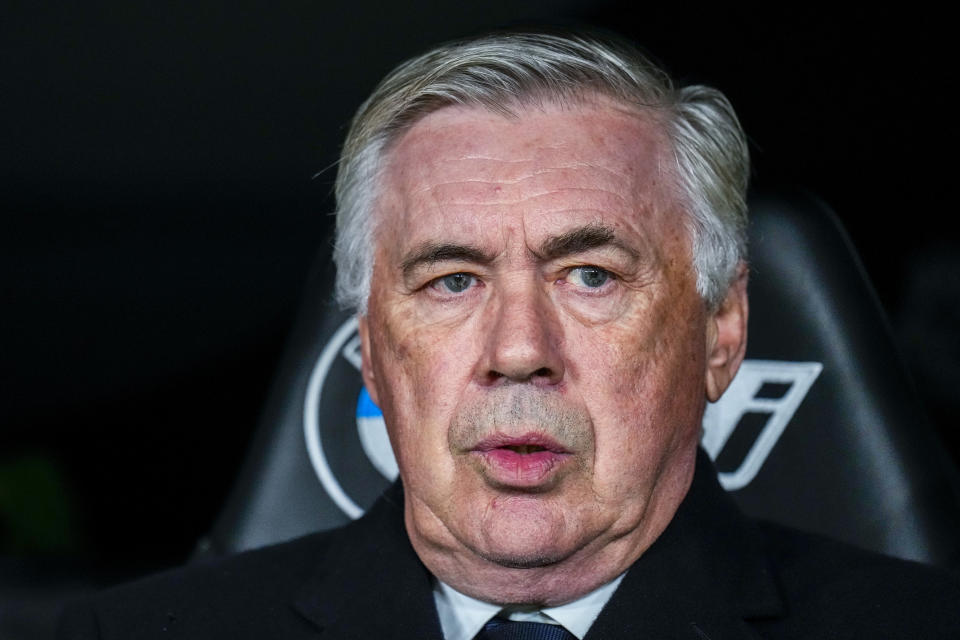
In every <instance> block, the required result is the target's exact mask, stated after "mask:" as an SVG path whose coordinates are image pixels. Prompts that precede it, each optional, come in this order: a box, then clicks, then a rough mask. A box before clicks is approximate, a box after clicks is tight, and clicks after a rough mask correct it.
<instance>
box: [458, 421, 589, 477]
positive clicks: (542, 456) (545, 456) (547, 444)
mask: <svg viewBox="0 0 960 640" xmlns="http://www.w3.org/2000/svg"><path fill="white" fill-rule="evenodd" d="M471 454H472V455H473V456H474V457H475V458H476V459H478V460H479V461H480V463H481V472H482V474H483V475H484V477H486V478H487V480H488V481H489V482H491V484H493V485H495V486H498V487H501V488H512V489H521V490H531V489H540V488H542V487H543V486H544V485H547V484H549V483H550V482H552V480H553V479H554V478H555V476H556V474H557V472H558V470H559V469H560V468H562V467H563V466H565V463H566V462H568V461H569V460H571V459H572V458H573V455H572V454H571V452H569V451H568V450H567V449H566V448H564V447H563V446H562V445H560V443H558V442H556V441H554V440H553V439H552V438H549V437H548V436H545V435H543V434H538V433H533V434H526V435H523V436H519V437H517V436H512V437H511V436H504V435H500V434H497V435H493V436H490V437H488V438H484V440H483V441H481V442H479V443H477V445H476V446H474V447H473V448H472V449H471Z"/></svg>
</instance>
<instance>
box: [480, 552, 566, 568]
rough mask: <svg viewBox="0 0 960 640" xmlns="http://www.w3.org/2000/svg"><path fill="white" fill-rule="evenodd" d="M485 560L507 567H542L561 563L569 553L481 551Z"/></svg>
mask: <svg viewBox="0 0 960 640" xmlns="http://www.w3.org/2000/svg"><path fill="white" fill-rule="evenodd" d="M479 555H480V556H481V557H482V558H483V559H484V560H486V561H488V562H492V563H493V564H496V565H499V566H501V567H504V568H505V569H540V568H544V567H550V566H553V565H555V564H559V563H560V562H563V561H564V560H566V559H567V558H568V557H569V556H570V554H569V553H557V552H552V551H547V550H543V549H537V550H535V551H501V552H493V553H480V554H479Z"/></svg>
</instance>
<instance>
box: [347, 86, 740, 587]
mask: <svg viewBox="0 0 960 640" xmlns="http://www.w3.org/2000/svg"><path fill="white" fill-rule="evenodd" d="M386 163H387V164H386V170H385V174H384V177H383V181H382V183H381V186H382V189H381V194H380V197H379V200H378V205H377V209H376V217H377V220H378V227H377V233H376V251H375V267H374V271H373V279H372V286H371V294H370V299H369V308H368V314H367V316H366V317H365V318H362V319H361V325H360V326H361V337H362V340H363V356H364V359H363V370H364V378H365V381H366V384H367V386H368V388H369V390H370V392H371V394H372V395H373V397H374V400H375V401H376V402H377V403H378V404H379V406H380V407H381V408H382V410H383V413H384V418H385V420H386V424H387V428H388V432H389V434H390V439H391V442H392V444H393V448H394V452H395V454H396V457H397V461H398V464H399V467H400V474H401V477H402V479H403V484H404V488H405V492H406V493H405V495H406V503H405V504H406V514H405V515H406V524H407V529H408V532H409V535H410V538H411V541H412V543H413V545H414V547H415V549H416V550H417V552H418V554H419V555H420V557H421V559H423V561H424V562H425V563H426V564H427V566H428V567H429V568H430V569H431V570H432V571H433V572H434V573H435V575H437V576H438V577H440V578H441V579H443V580H445V581H446V582H448V583H450V584H451V585H452V586H454V587H456V588H458V589H459V590H461V591H463V592H466V593H468V594H470V595H474V596H476V597H481V598H484V599H487V600H493V601H500V602H518V601H523V602H543V603H550V602H561V601H564V600H566V599H572V598H573V597H576V595H579V593H580V592H581V591H582V592H586V591H589V589H590V588H594V587H596V586H598V585H599V584H602V583H603V582H605V581H607V580H610V579H612V578H613V577H615V576H616V575H618V574H619V573H620V572H622V571H623V570H624V569H626V567H627V566H629V564H630V563H632V562H633V560H635V559H636V558H637V557H638V556H639V555H640V554H641V553H642V552H643V551H644V550H645V549H646V548H647V546H649V545H650V544H651V543H652V541H653V540H654V539H655V538H656V536H657V535H659V533H660V532H661V531H662V530H663V528H664V527H665V526H666V524H667V523H668V522H669V520H670V519H671V518H672V516H673V513H674V511H675V510H676V507H677V505H678V504H679V502H680V500H682V498H683V496H684V494H685V492H686V490H687V488H688V486H689V482H690V479H691V476H692V470H693V464H694V457H695V449H696V442H697V439H698V435H699V424H700V419H701V414H702V411H703V406H704V401H705V396H706V395H708V388H709V387H711V385H713V387H716V386H718V384H719V386H720V387H723V386H725V385H726V377H727V375H728V374H729V375H732V372H730V371H727V370H726V369H724V370H722V371H716V370H715V369H717V362H719V360H718V355H717V349H718V343H722V342H723V341H724V340H725V339H726V338H724V336H726V334H727V333H729V331H727V330H725V329H724V328H723V324H722V322H721V323H719V324H718V321H717V317H716V316H715V315H714V314H709V313H707V311H706V309H705V307H704V304H703V302H702V301H701V299H700V297H699V296H698V294H697V291H696V286H695V282H696V276H695V273H694V271H693V268H692V266H691V253H690V252H691V249H690V238H689V233H688V231H687V229H686V228H685V226H684V213H683V210H682V208H681V206H680V203H679V198H678V197H677V195H676V187H675V186H674V185H675V180H674V178H673V177H672V175H671V174H670V171H671V168H672V167H673V166H674V165H675V163H674V162H673V160H672V153H671V150H670V147H669V143H668V142H667V140H666V138H665V136H664V135H663V132H662V129H661V127H660V125H658V124H657V122H656V121H655V120H654V119H653V118H652V117H651V115H650V114H643V113H641V112H637V111H632V110H628V109H626V108H620V107H617V106H615V105H613V104H612V103H610V102H607V101H600V100H598V101H597V103H596V104H595V105H593V106H583V107H575V108H571V107H568V108H560V107H557V106H551V105H547V106H545V107H544V108H542V109H537V108H530V109H525V110H523V111H521V112H520V115H519V117H518V118H515V119H511V118H506V117H503V116H501V115H497V114H494V113H491V112H488V111H485V110H482V109H467V108H459V107H447V108H444V109H441V110H440V111H437V112H434V113H433V114H430V115H428V116H427V117H425V118H424V119H422V120H421V121H420V122H418V123H417V124H416V125H415V126H414V127H413V128H412V129H410V130H409V131H408V132H407V133H406V134H404V135H403V136H402V137H401V138H400V140H399V141H398V142H397V144H396V145H395V146H394V147H393V148H392V149H391V150H390V152H389V153H388V155H387V158H386ZM740 297H741V298H742V295H741V296H740ZM740 319H741V320H742V317H741V318H740ZM718 326H719V329H718ZM718 336H719V337H720V339H719V340H718ZM741 340H742V336H741ZM741 355H742V350H741ZM738 362H739V359H737V363H738ZM727 366H728V365H727V364H723V367H727ZM735 369H736V364H734V365H733V370H735ZM720 391H721V392H722V388H721V389H720ZM710 395H718V394H716V393H715V390H714V391H711V392H710ZM588 587H589V588H588Z"/></svg>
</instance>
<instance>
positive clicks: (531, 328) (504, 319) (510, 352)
mask: <svg viewBox="0 0 960 640" xmlns="http://www.w3.org/2000/svg"><path fill="white" fill-rule="evenodd" d="M488 313H490V314H491V315H490V317H488V325H487V326H488V327H489V332H488V334H487V336H486V345H485V353H484V359H483V362H482V365H481V371H480V373H481V378H482V381H483V383H484V384H488V385H494V384H499V383H503V382H505V381H512V382H529V383H533V384H537V385H539V386H550V385H556V384H559V383H560V381H561V380H562V379H563V373H564V364H563V355H562V348H563V330H562V327H561V326H560V322H559V319H558V318H557V314H556V310H555V309H554V308H553V306H552V303H551V301H550V300H549V298H548V296H547V295H546V294H545V293H544V292H542V291H539V290H537V289H536V288H535V287H530V288H524V289H523V290H519V291H513V292H504V293H503V295H501V296H499V300H497V301H496V302H495V304H494V305H493V308H491V309H490V310H489V311H488Z"/></svg>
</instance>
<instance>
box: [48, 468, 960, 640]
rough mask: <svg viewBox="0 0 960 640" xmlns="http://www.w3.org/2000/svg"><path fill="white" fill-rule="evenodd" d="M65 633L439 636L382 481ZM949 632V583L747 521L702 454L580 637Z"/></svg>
mask: <svg viewBox="0 0 960 640" xmlns="http://www.w3.org/2000/svg"><path fill="white" fill-rule="evenodd" d="M59 637H60V638H61V640H68V639H69V640H80V639H92V638H104V639H111V640H112V639H121V638H122V639H134V638H136V639H139V638H144V639H152V638H157V639H160V638H163V639H164V640H174V639H180V638H191V639H196V640H201V639H202V640H210V639H214V638H225V639H226V638H229V639H231V640H236V639H242V638H256V639H258V640H262V639H265V638H270V639H290V640H293V639H298V638H322V639H323V640H334V639H347V638H353V639H358V638H362V639H367V638H377V639H387V638H418V639H419V638H422V639H436V640H441V638H442V635H441V631H440V623H439V620H438V619H437V613H436V609H435V607H434V604H433V596H432V592H431V577H430V574H429V573H428V572H427V570H426V569H425V568H424V566H423V565H422V564H421V563H420V561H419V560H418V558H417V556H416V554H415V553H414V551H413V548H412V547H411V546H410V543H409V541H408V539H407V536H406V532H405V530H404V525H403V493H402V490H401V489H400V488H399V486H397V487H394V488H393V489H391V490H390V491H389V492H388V493H387V494H385V495H384V496H383V497H382V498H381V499H380V500H379V501H378V502H377V504H376V505H375V506H374V507H373V508H372V509H371V510H370V511H369V513H368V514H367V515H365V516H364V517H363V518H361V519H360V520H358V521H356V522H354V523H352V524H350V525H348V526H346V527H343V528H341V529H337V530H334V531H329V532H324V533H320V534H315V535H312V536H308V537H305V538H301V539H299V540H295V541H293V542H289V543H285V544H281V545H277V546H274V547H269V548H266V549H261V550H257V551H253V552H248V553H244V554H240V555H237V556H233V557H228V558H224V559H220V560H216V561H213V562H210V563H206V564H197V565H192V566H188V567H186V568H183V569H179V570H175V571H171V572H168V573H164V574H160V575H158V576H153V577H150V578H146V579H144V580H141V581H139V582H136V583H134V584H131V585H127V586H123V587H120V588H116V589H113V590H110V591H107V592H104V593H102V594H98V595H96V596H93V597H92V598H90V599H88V600H87V601H85V602H81V603H77V604H76V605H74V606H72V607H70V608H68V610H67V612H66V613H65V615H64V617H63V618H62V620H61V625H60V635H59ZM613 638H643V639H654V638H689V639H690V640H706V639H709V640H721V639H726V638H791V639H792V638H812V639H818V640H820V639H823V638H871V639H872V638H960V580H958V579H957V578H956V577H955V576H952V575H949V574H946V573H942V572H939V571H936V570H933V569H931V568H929V567H925V566H923V565H919V564H915V563H908V562H902V561H898V560H893V559H890V558H885V557H882V556H878V555H875V554H870V553H866V552H863V551H859V550H857V549H853V548H851V547H848V546H846V545H842V544H840V543H836V542H832V541H830V540H826V539H823V538H819V537H815V536H810V535H807V534H802V533H799V532H796V531H793V530H789V529H785V528H782V527H779V526H775V525H770V524H758V523H755V522H753V521H750V520H748V519H747V518H745V517H744V516H743V515H742V514H741V513H740V512H739V511H738V510H737V508H736V507H735V506H734V505H733V503H732V501H731V500H730V498H729V497H728V496H727V495H726V493H725V492H724V491H723V490H722V489H721V488H720V486H719V485H718V484H717V481H716V475H715V472H714V470H713V468H712V466H711V465H710V463H709V461H708V460H706V457H705V456H704V455H703V454H702V452H701V454H700V460H699V461H698V465H697V472H696V474H695V477H694V482H693V486H692V487H691V489H690V492H689V494H688V495H687V497H686V499H685V500H684V501H683V503H682V505H681V506H680V508H679V510H678V511H677V514H676V516H675V517H674V520H673V521H672V522H671V523H670V525H669V526H668V527H667V529H666V530H665V531H664V533H663V535H662V536H661V537H660V538H659V539H658V540H657V541H656V542H655V543H654V544H653V546H652V547H651V548H650V549H649V550H648V551H647V552H646V553H645V554H644V555H643V556H642V557H641V558H640V559H639V560H638V561H637V562H636V564H634V566H633V567H632V568H631V569H630V571H629V572H628V573H627V575H626V577H625V578H624V580H623V582H622V583H621V584H620V587H619V588H618V589H617V591H616V593H614V595H613V597H612V598H611V599H610V601H609V602H608V603H607V605H606V607H605V608H604V609H603V611H602V612H601V614H600V617H599V618H597V620H596V622H595V623H594V625H593V627H592V628H591V629H590V632H589V633H588V635H587V640H599V639H603V640H605V639H613Z"/></svg>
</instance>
